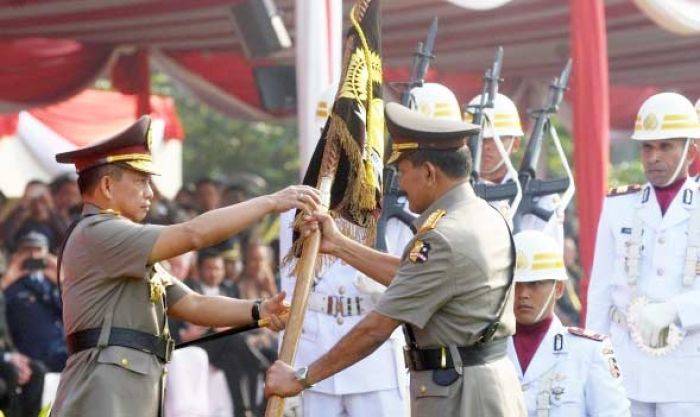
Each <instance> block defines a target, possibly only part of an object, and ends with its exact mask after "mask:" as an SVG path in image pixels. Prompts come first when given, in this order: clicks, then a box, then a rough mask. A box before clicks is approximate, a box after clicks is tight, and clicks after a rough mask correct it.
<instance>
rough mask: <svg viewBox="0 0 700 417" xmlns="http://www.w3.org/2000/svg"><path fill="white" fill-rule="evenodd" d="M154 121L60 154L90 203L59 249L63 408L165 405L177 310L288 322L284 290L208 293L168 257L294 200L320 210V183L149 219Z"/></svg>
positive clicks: (199, 316) (119, 410) (101, 416)
mask: <svg viewBox="0 0 700 417" xmlns="http://www.w3.org/2000/svg"><path fill="white" fill-rule="evenodd" d="M150 124H151V120H150V118H149V117H147V116H144V117H142V118H141V119H139V120H138V121H137V122H136V123H135V124H134V125H132V126H131V127H129V128H127V129H126V130H124V131H123V132H121V133H119V134H117V135H116V136H114V137H112V138H109V139H106V140H104V141H101V142H99V143H97V144H95V145H92V146H89V147H86V148H83V149H79V150H76V151H72V152H66V153H62V154H58V155H56V160H57V161H58V162H61V163H70V164H74V165H75V167H76V169H77V171H78V175H79V179H78V183H79V186H80V189H81V194H82V199H83V203H84V206H83V215H82V218H81V219H79V220H78V221H76V222H75V223H74V224H73V225H72V226H71V228H70V229H69V231H68V233H67V236H68V237H67V238H66V240H65V243H64V245H63V248H62V251H61V254H60V256H59V261H58V262H59V283H60V284H61V286H62V287H61V290H62V291H61V294H62V298H63V321H64V323H65V330H66V334H67V336H66V341H67V345H68V352H69V354H70V356H69V358H68V363H67V365H66V368H65V370H64V372H63V374H62V377H61V382H60V384H59V388H58V393H57V395H56V401H55V403H54V406H53V410H52V413H51V415H52V416H54V417H91V416H94V417H108V416H119V417H122V416H145V417H148V416H153V417H155V416H156V415H159V414H161V413H162V407H160V405H162V401H163V391H162V390H163V389H164V388H163V387H164V381H163V380H164V377H165V363H166V362H168V359H169V358H170V354H171V350H172V347H173V343H172V339H171V338H170V335H169V331H168V327H167V321H166V319H165V315H166V314H168V315H170V316H173V317H176V318H179V319H183V320H188V321H192V322H194V323H196V324H199V325H202V326H210V327H224V326H240V325H246V324H249V323H251V322H252V321H254V320H258V319H260V318H261V317H262V318H269V319H270V321H271V323H272V324H271V327H272V328H273V329H280V328H282V327H283V326H284V323H283V321H282V319H281V318H280V317H279V315H280V314H282V313H283V312H284V311H285V310H286V307H285V305H284V303H283V298H284V294H278V295H277V296H275V297H273V298H271V299H268V300H265V301H252V300H251V301H244V300H237V299H231V298H224V297H208V296H202V295H198V294H195V293H193V292H192V291H190V290H189V289H188V288H187V287H186V286H184V285H183V284H182V283H181V282H180V281H178V280H177V279H176V278H174V277H172V276H170V274H168V273H167V272H166V271H165V270H164V269H163V268H162V267H161V266H160V264H159V263H158V262H159V261H162V260H165V259H169V258H173V257H175V256H177V255H180V254H182V253H185V252H189V251H192V250H196V249H199V248H203V247H207V246H210V245H212V244H215V243H218V242H220V241H222V240H224V239H225V238H227V237H229V236H231V235H232V234H235V233H237V232H239V231H241V230H244V229H245V228H247V227H248V226H249V225H251V224H253V223H254V222H256V221H258V220H259V219H261V218H262V217H263V216H264V215H265V214H268V213H273V212H281V211H284V210H288V209H290V208H293V207H296V208H299V209H303V210H308V211H311V210H313V209H314V208H315V207H316V204H317V203H318V201H319V200H318V193H317V192H316V191H315V190H313V189H311V188H308V187H298V186H297V187H290V188H287V189H285V190H282V191H280V192H278V193H276V194H273V195H269V196H264V197H259V198H255V199H252V200H249V201H248V202H245V203H241V204H237V205H233V206H229V207H224V208H221V209H217V210H213V211H210V212H207V213H204V214H202V215H200V216H198V217H195V218H194V219H192V220H190V221H187V222H185V223H180V224H175V225H171V226H155V225H148V224H139V222H140V221H141V220H143V218H144V217H145V216H146V213H147V212H148V210H149V207H150V203H151V199H152V198H153V191H152V190H151V187H150V185H149V183H150V176H151V175H153V174H156V173H157V171H156V168H155V166H154V163H153V161H152V157H151V150H150V146H151V143H150V142H151V141H150Z"/></svg>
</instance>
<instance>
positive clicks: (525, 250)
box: [513, 230, 568, 282]
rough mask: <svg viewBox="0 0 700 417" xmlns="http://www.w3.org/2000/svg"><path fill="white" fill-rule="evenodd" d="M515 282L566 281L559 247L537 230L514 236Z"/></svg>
mask: <svg viewBox="0 0 700 417" xmlns="http://www.w3.org/2000/svg"><path fill="white" fill-rule="evenodd" d="M513 240H514V241H515V251H516V260H515V282H534V281H544V280H555V281H566V280H567V279H568V276H567V275H566V269H565V268H564V253H563V250H562V248H561V246H560V245H558V244H557V242H556V241H555V240H554V239H553V238H552V237H551V236H549V235H547V234H546V233H544V232H541V231H539V230H524V231H522V232H520V233H518V234H516V235H515V236H513Z"/></svg>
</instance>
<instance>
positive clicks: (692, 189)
mask: <svg viewBox="0 0 700 417" xmlns="http://www.w3.org/2000/svg"><path fill="white" fill-rule="evenodd" d="M699 200H700V177H698V176H695V177H688V178H686V180H685V182H684V183H683V186H682V187H681V189H680V190H679V191H678V194H676V196H675V197H674V198H673V201H671V204H670V205H669V206H668V209H667V210H666V214H665V215H663V217H662V215H661V209H660V208H659V202H658V201H657V199H656V192H655V191H654V187H653V186H652V185H651V184H650V183H647V184H645V185H644V187H643V188H642V192H641V193H640V197H639V203H638V216H639V217H640V219H641V220H642V221H644V222H645V223H647V224H648V225H650V226H652V227H653V228H657V227H661V228H668V227H671V226H674V225H676V224H678V223H681V222H684V221H686V220H687V219H688V218H689V217H690V210H691V209H693V208H695V207H698V204H700V203H698V201H699Z"/></svg>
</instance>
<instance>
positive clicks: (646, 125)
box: [632, 93, 700, 140]
mask: <svg viewBox="0 0 700 417" xmlns="http://www.w3.org/2000/svg"><path fill="white" fill-rule="evenodd" d="M674 138H691V139H696V138H700V122H699V121H698V114H697V112H696V111H695V107H693V103H691V102H690V100H688V99H687V98H685V97H684V96H682V95H680V94H677V93H659V94H655V95H653V96H651V97H649V98H648V99H646V101H645V102H644V104H642V107H641V108H640V109H639V113H637V121H636V122H635V124H634V134H632V139H634V140H660V139H674Z"/></svg>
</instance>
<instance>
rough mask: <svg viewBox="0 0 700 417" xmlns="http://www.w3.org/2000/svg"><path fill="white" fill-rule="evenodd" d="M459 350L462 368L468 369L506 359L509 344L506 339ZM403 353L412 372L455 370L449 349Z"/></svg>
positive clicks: (415, 350) (409, 350)
mask: <svg viewBox="0 0 700 417" xmlns="http://www.w3.org/2000/svg"><path fill="white" fill-rule="evenodd" d="M457 350H458V351H459V356H460V357H461V358H462V366H464V367H468V366H475V365H483V364H485V363H488V362H492V361H494V360H496V359H500V358H502V357H505V356H506V351H507V344H506V339H498V340H492V341H491V342H488V343H484V344H479V345H474V346H460V347H458V348H457ZM403 353H404V361H405V362H406V367H407V368H408V369H410V370H412V371H427V370H432V369H451V368H454V363H453V361H452V355H451V354H450V350H449V348H447V347H439V348H430V349H410V348H408V347H406V348H404V352H403Z"/></svg>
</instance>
